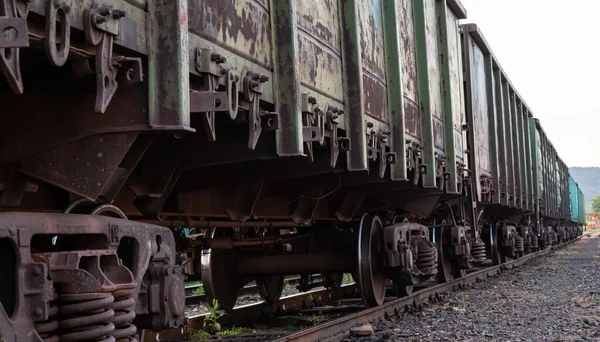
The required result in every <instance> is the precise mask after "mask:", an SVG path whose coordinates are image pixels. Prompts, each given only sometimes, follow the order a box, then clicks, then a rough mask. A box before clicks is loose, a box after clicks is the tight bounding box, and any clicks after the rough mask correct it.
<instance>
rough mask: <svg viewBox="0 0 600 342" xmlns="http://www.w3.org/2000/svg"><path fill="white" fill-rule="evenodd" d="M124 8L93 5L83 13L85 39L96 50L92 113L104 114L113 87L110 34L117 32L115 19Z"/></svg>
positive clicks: (113, 73) (115, 76)
mask: <svg viewBox="0 0 600 342" xmlns="http://www.w3.org/2000/svg"><path fill="white" fill-rule="evenodd" d="M123 17H125V11H123V10H118V9H113V8H112V6H107V5H100V4H93V5H92V6H91V7H90V8H88V9H86V10H85V12H84V13H83V19H84V20H83V21H84V27H85V38H86V40H87V41H88V43H90V44H92V45H94V46H98V47H97V50H96V105H95V110H96V113H99V114H104V113H105V112H106V109H107V108H108V105H109V104H110V101H111V100H112V98H113V96H114V95H115V92H116V91H117V87H118V86H119V84H118V83H117V73H118V68H117V66H116V65H115V61H114V60H113V56H112V49H113V41H114V37H115V36H117V35H118V34H119V20H120V19H121V18H123Z"/></svg>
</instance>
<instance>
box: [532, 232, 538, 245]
mask: <svg viewBox="0 0 600 342" xmlns="http://www.w3.org/2000/svg"><path fill="white" fill-rule="evenodd" d="M538 247H539V241H538V236H537V234H536V233H533V234H531V248H538Z"/></svg>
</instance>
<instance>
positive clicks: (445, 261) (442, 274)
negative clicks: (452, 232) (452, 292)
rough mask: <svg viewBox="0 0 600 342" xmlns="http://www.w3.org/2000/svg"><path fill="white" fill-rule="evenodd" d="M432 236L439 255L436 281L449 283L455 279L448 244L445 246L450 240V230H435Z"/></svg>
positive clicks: (441, 228)
mask: <svg viewBox="0 0 600 342" xmlns="http://www.w3.org/2000/svg"><path fill="white" fill-rule="evenodd" d="M432 235H433V239H434V240H433V241H434V242H435V245H436V248H437V253H438V273H437V274H436V280H437V282H438V283H447V282H449V281H451V280H452V279H453V274H452V260H450V255H449V253H448V248H447V244H445V242H446V240H447V239H449V237H448V230H447V229H445V228H444V227H440V228H434V229H433V234H432Z"/></svg>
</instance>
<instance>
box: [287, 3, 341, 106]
mask: <svg viewBox="0 0 600 342" xmlns="http://www.w3.org/2000/svg"><path fill="white" fill-rule="evenodd" d="M297 5H298V7H297V10H298V14H297V18H296V22H297V25H298V51H299V56H298V64H299V69H300V82H301V83H302V84H303V85H305V86H307V87H309V88H312V89H314V90H317V91H318V92H321V93H323V94H326V95H328V96H330V97H332V98H333V99H335V100H337V101H343V97H344V89H343V79H342V77H343V70H342V56H341V49H342V47H341V41H340V35H341V32H340V18H339V14H338V13H339V8H338V6H339V5H338V1H337V0H319V1H299V2H298V3H297Z"/></svg>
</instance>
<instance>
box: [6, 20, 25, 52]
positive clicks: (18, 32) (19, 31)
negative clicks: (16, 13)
mask: <svg viewBox="0 0 600 342" xmlns="http://www.w3.org/2000/svg"><path fill="white" fill-rule="evenodd" d="M0 31H2V35H0V48H2V49H5V48H21V47H29V38H28V36H27V35H28V30H27V19H25V18H8V17H0Z"/></svg>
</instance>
